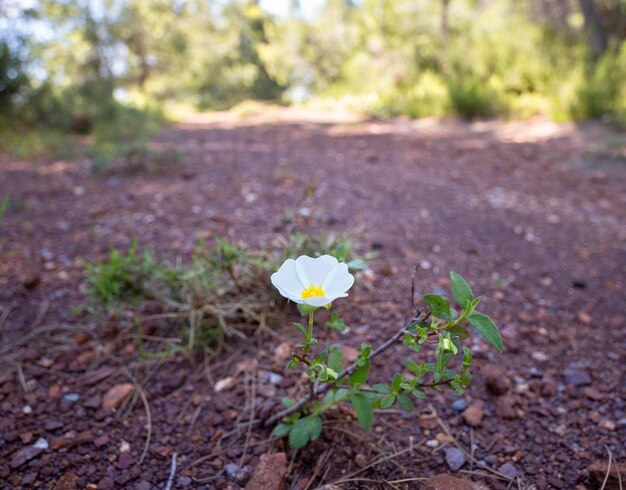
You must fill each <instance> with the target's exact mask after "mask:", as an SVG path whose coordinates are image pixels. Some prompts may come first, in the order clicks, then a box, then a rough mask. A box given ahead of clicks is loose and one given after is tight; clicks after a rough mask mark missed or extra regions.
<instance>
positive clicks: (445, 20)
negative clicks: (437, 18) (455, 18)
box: [441, 0, 450, 41]
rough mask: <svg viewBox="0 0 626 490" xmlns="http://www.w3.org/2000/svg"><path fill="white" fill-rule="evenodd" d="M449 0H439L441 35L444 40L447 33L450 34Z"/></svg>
mask: <svg viewBox="0 0 626 490" xmlns="http://www.w3.org/2000/svg"><path fill="white" fill-rule="evenodd" d="M449 6H450V0H441V37H442V38H443V39H444V41H445V40H447V39H448V35H449V34H450V24H449V16H448V14H449V8H448V7H449Z"/></svg>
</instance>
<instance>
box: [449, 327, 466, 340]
mask: <svg viewBox="0 0 626 490" xmlns="http://www.w3.org/2000/svg"><path fill="white" fill-rule="evenodd" d="M447 330H448V332H450V333H451V334H452V335H456V336H457V337H458V338H460V339H461V340H463V339H466V338H467V337H469V332H468V331H467V328H465V327H463V326H462V325H455V326H454V327H452V328H450V329H447Z"/></svg>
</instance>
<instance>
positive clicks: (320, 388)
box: [263, 318, 419, 427]
mask: <svg viewBox="0 0 626 490" xmlns="http://www.w3.org/2000/svg"><path fill="white" fill-rule="evenodd" d="M417 321H419V319H418V318H412V319H411V321H409V322H408V323H407V324H406V325H404V326H403V327H402V328H401V329H400V330H399V331H398V332H396V333H395V334H394V335H393V336H392V337H391V338H390V339H388V340H387V341H386V342H384V343H382V344H381V345H379V346H378V347H377V348H376V349H374V350H373V351H372V353H371V354H370V355H369V357H368V359H372V358H374V357H376V356H377V355H379V354H381V353H382V352H385V351H386V350H387V349H389V347H391V346H392V345H393V344H394V343H395V342H396V341H397V340H398V339H399V338H400V337H402V335H404V333H405V332H407V331H408V328H409V327H410V326H411V325H413V324H414V323H415V322H417ZM357 367H358V364H357V363H356V362H353V363H352V364H350V365H349V366H348V367H347V368H345V369H344V370H343V371H341V373H339V376H337V380H336V381H333V382H332V383H326V384H323V385H321V386H318V387H317V388H315V389H314V390H313V393H309V394H308V395H307V396H305V397H304V398H303V399H302V400H300V401H299V402H298V403H296V404H295V405H293V406H291V407H289V408H286V409H284V410H281V411H280V412H278V413H277V414H275V415H273V416H272V417H270V418H269V419H267V420H266V421H265V423H264V424H263V425H265V427H269V426H271V425H273V424H275V423H276V422H278V421H279V420H281V419H283V418H285V417H287V416H288V415H291V414H292V413H294V412H297V411H299V410H300V409H301V408H302V407H303V406H305V405H306V404H307V403H309V402H310V401H311V400H312V399H313V398H314V397H316V396H318V395H321V394H322V393H326V392H327V391H328V390H329V389H331V388H335V387H336V386H337V383H338V382H339V381H340V380H342V379H343V378H345V377H346V376H349V375H350V374H352V373H353V372H354V371H355V370H356V368H357Z"/></svg>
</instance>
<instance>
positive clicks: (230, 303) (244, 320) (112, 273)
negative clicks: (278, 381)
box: [85, 233, 367, 356]
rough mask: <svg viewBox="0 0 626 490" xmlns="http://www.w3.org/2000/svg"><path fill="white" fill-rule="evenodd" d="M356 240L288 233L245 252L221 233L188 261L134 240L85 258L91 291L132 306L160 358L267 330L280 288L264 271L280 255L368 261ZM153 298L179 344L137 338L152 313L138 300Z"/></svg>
mask: <svg viewBox="0 0 626 490" xmlns="http://www.w3.org/2000/svg"><path fill="white" fill-rule="evenodd" d="M354 240H355V239H354V238H351V237H347V236H339V235H332V234H326V233H320V234H319V235H317V236H310V235H306V234H304V233H293V234H292V235H291V236H290V237H289V238H288V239H287V240H283V245H284V250H282V249H281V250H280V252H270V251H263V250H250V249H249V248H247V247H245V246H239V245H237V244H235V243H232V242H230V241H228V240H224V239H220V238H218V239H216V240H215V242H214V244H213V245H211V246H208V245H207V244H205V243H200V244H199V245H198V246H197V247H196V250H195V252H194V254H193V255H192V257H191V261H190V263H188V264H182V263H180V262H172V261H167V260H157V259H156V258H155V256H154V254H153V253H152V252H150V251H144V252H143V253H139V252H138V250H137V243H136V242H135V243H133V245H132V247H131V248H130V249H129V250H128V252H126V253H122V252H120V251H118V250H112V251H111V252H110V254H109V256H108V257H107V259H106V260H104V261H102V262H98V263H91V264H90V263H88V264H86V265H85V266H86V271H87V280H88V283H89V290H88V291H89V295H90V296H91V298H92V299H93V300H94V301H95V302H97V303H99V304H100V305H101V306H103V307H104V308H106V309H111V308H113V309H114V310H115V308H117V309H119V308H120V307H121V308H127V309H130V310H132V311H136V312H137V314H135V315H133V316H134V317H135V319H136V322H137V323H136V325H135V326H136V327H137V329H138V334H137V335H138V339H139V341H138V342H139V345H140V351H141V352H142V353H143V354H144V355H149V356H153V355H156V356H163V355H168V354H171V353H174V352H183V353H185V354H186V355H189V356H191V355H192V354H193V353H194V352H195V351H196V350H197V349H202V350H204V351H205V352H208V353H214V352H216V351H220V350H221V349H222V348H224V346H225V345H226V344H225V343H226V339H227V337H233V336H234V337H240V338H246V337H247V336H248V335H250V334H252V333H258V332H262V331H264V330H265V329H267V328H269V325H270V324H271V323H272V319H273V318H274V317H273V316H272V317H271V316H270V315H276V320H278V316H279V315H280V312H279V311H278V309H277V308H275V307H274V306H275V304H276V302H277V301H278V300H279V296H278V293H277V292H276V291H275V290H274V288H273V287H271V285H270V284H269V277H270V275H271V273H272V272H274V271H275V270H276V269H278V267H279V266H280V264H281V263H282V262H283V260H284V258H285V257H297V256H298V255H303V254H305V255H309V256H312V257H318V256H320V255H323V254H329V255H333V256H335V257H336V258H337V259H338V260H340V261H343V262H347V263H348V265H349V267H350V268H351V269H352V270H360V269H364V268H366V267H367V264H366V263H365V260H364V259H363V258H362V257H360V256H359V255H358V254H357V253H356V251H355V245H354V243H355V242H354ZM150 302H151V303H153V304H154V303H155V302H156V303H157V304H158V305H159V307H158V308H157V309H158V311H160V313H159V314H158V315H157V316H158V317H159V318H160V319H162V320H163V323H162V324H163V327H164V328H166V330H167V335H166V336H167V337H172V335H171V332H172V330H173V331H175V332H178V335H179V336H178V337H176V342H170V343H169V344H168V345H167V346H165V347H164V346H163V344H162V341H152V340H141V338H142V335H141V325H142V323H143V321H144V319H145V320H149V319H151V318H152V317H151V315H146V316H144V315H142V313H141V308H142V303H150Z"/></svg>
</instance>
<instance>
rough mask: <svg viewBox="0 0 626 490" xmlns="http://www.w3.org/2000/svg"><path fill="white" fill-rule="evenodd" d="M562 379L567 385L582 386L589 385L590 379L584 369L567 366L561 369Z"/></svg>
mask: <svg viewBox="0 0 626 490" xmlns="http://www.w3.org/2000/svg"><path fill="white" fill-rule="evenodd" d="M563 379H565V382H566V383H567V384H568V385H574V386H584V385H590V384H591V382H592V380H591V378H590V377H589V375H588V374H587V373H586V372H585V371H581V370H580V369H574V368H567V369H566V370H565V371H563Z"/></svg>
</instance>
